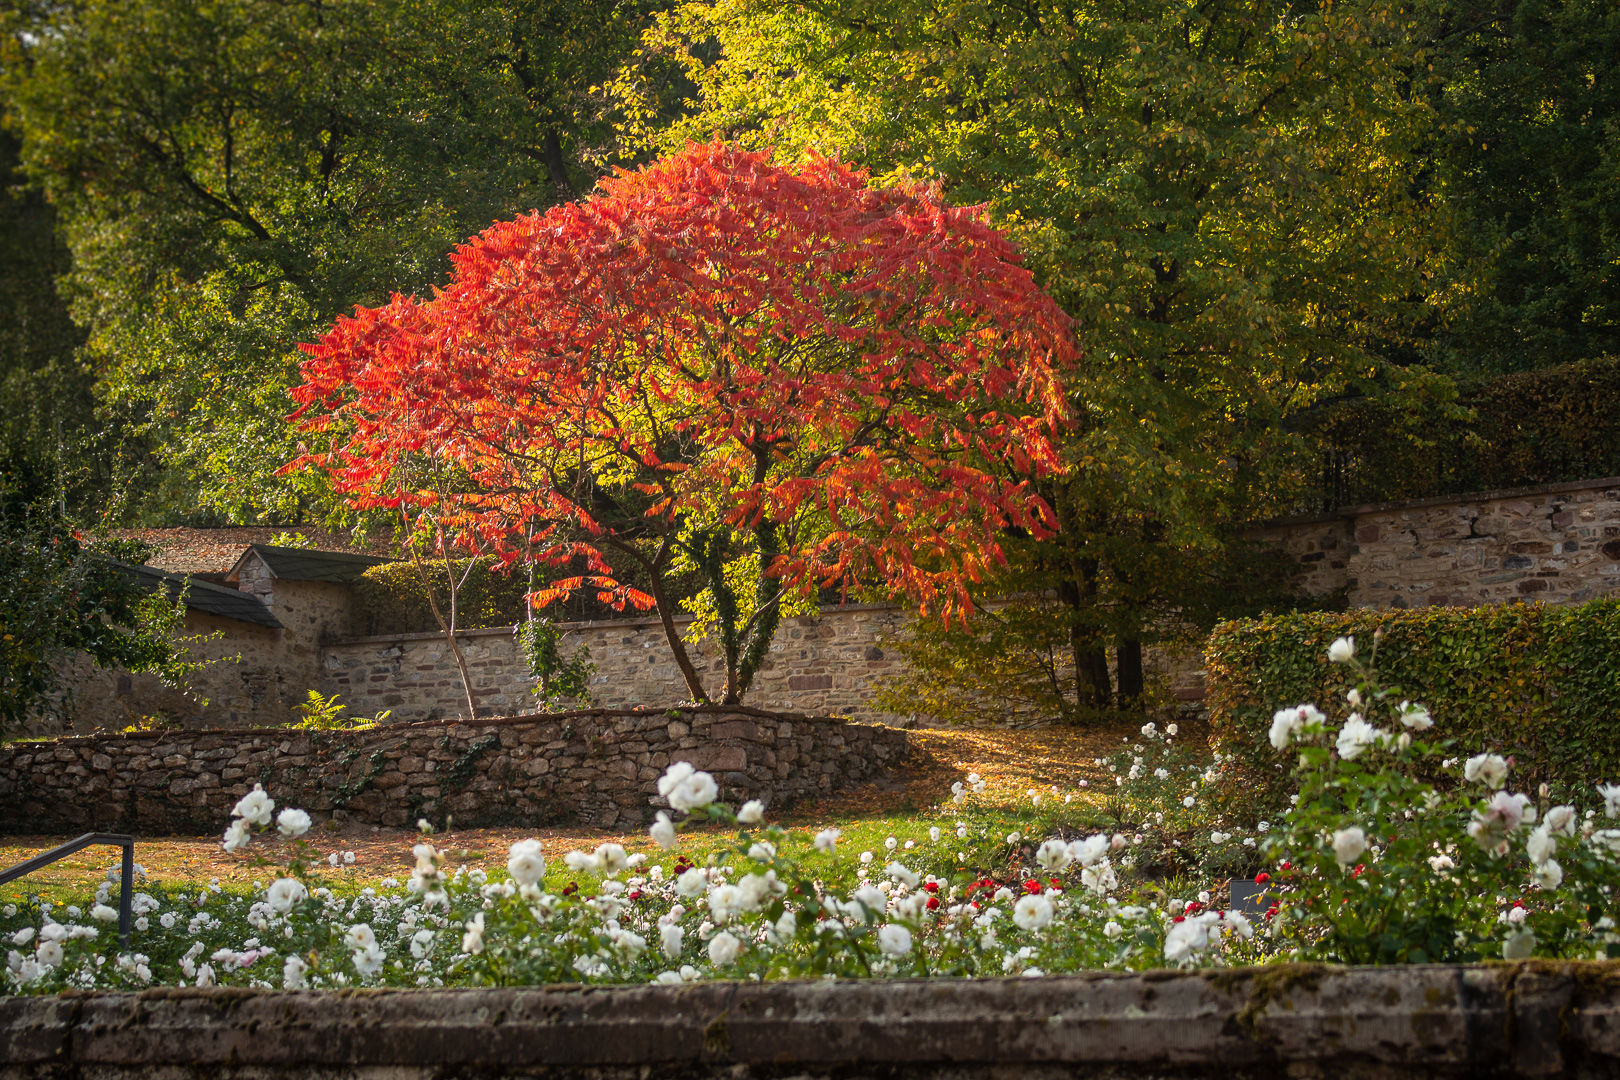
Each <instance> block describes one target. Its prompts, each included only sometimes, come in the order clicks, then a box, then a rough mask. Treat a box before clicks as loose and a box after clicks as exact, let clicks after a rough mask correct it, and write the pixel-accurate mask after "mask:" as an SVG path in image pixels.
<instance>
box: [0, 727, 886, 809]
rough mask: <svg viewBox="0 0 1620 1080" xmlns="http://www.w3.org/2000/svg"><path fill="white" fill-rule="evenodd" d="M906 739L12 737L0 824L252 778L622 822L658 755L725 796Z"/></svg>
mask: <svg viewBox="0 0 1620 1080" xmlns="http://www.w3.org/2000/svg"><path fill="white" fill-rule="evenodd" d="M907 749H908V743H907V741H906V735H905V733H904V732H903V731H899V730H896V729H894V728H889V727H882V726H879V725H871V724H851V723H846V722H845V721H842V720H837V719H832V718H829V717H817V716H800V715H789V714H776V713H768V712H764V711H762V710H758V709H748V708H737V707H732V708H725V709H722V708H718V707H706V708H692V709H679V710H675V709H672V710H669V711H668V712H662V711H660V712H654V711H643V710H634V709H617V710H615V709H593V710H586V711H582V712H576V713H563V714H558V715H553V716H528V717H512V718H506V719H501V720H492V721H485V722H479V723H476V724H461V723H454V724H441V723H423V724H398V725H391V726H386V727H381V728H375V729H371V730H367V731H285V730H283V731H273V730H262V729H261V730H235V731H218V732H174V733H166V732H142V733H134V734H128V735H112V736H81V737H76V738H67V739H58V740H54V741H48V742H14V743H7V744H4V745H0V832H7V833H77V832H81V831H84V830H88V829H97V830H115V831H121V832H134V833H137V834H146V835H153V834H175V833H208V832H216V831H219V830H221V829H223V828H224V826H225V824H226V823H227V821H228V819H229V814H230V808H231V806H232V805H233V804H234V803H235V802H236V800H237V799H238V798H240V797H241V796H242V795H243V794H244V793H246V792H247V791H250V790H252V787H253V785H254V783H256V782H257V783H262V784H263V785H264V787H265V789H266V790H267V791H269V792H270V793H271V794H272V795H273V796H274V797H275V799H276V801H277V802H278V803H281V804H283V805H291V806H299V807H302V808H304V809H305V810H308V811H309V812H310V813H311V814H312V815H314V816H315V817H316V819H317V820H323V819H326V818H329V817H336V818H338V819H340V820H352V821H359V822H364V823H369V824H374V825H393V826H405V825H410V824H413V823H415V821H416V820H417V819H418V818H421V817H426V818H428V819H429V820H431V821H433V822H434V823H435V824H438V825H441V826H442V825H443V824H444V819H445V817H446V816H449V815H453V816H454V817H455V821H456V823H457V824H458V825H461V826H469V827H470V826H480V825H545V824H551V823H556V822H565V821H566V822H578V823H582V824H587V825H596V826H601V827H618V828H627V827H635V826H638V825H641V824H643V823H645V822H647V821H649V820H651V817H652V813H653V811H654V809H655V808H656V807H658V806H660V805H664V803H663V802H662V800H661V799H659V797H658V795H657V781H658V778H659V777H660V776H662V775H663V773H664V770H665V769H666V768H667V767H668V766H669V764H670V763H671V762H672V761H689V762H691V763H692V764H693V765H696V766H697V767H698V768H701V769H706V770H708V771H710V772H712V773H714V774H715V779H716V780H717V781H719V783H720V788H721V794H722V798H723V799H725V800H726V801H729V802H731V803H732V804H733V805H737V804H738V803H739V802H740V801H741V800H743V799H746V798H757V799H762V800H764V801H765V802H767V803H771V802H786V801H791V800H793V799H798V798H801V797H804V796H809V795H821V794H825V793H828V792H831V791H834V790H837V789H838V788H840V787H841V786H843V785H845V784H847V783H850V782H852V781H858V780H864V779H867V778H869V777H873V776H876V775H880V774H882V773H883V772H884V771H885V770H887V768H888V767H889V766H890V765H892V764H894V763H895V762H897V761H899V760H900V759H901V758H902V757H904V756H905V754H906V752H907Z"/></svg>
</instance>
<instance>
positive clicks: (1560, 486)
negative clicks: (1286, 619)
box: [1243, 476, 1620, 532]
mask: <svg viewBox="0 0 1620 1080" xmlns="http://www.w3.org/2000/svg"><path fill="white" fill-rule="evenodd" d="M1612 487H1620V476H1600V477H1597V478H1595V479H1592V480H1562V481H1559V482H1558V483H1556V484H1532V485H1530V486H1528V487H1516V488H1497V489H1495V490H1492V491H1460V492H1458V493H1456V494H1454V495H1426V496H1424V497H1423V498H1421V499H1402V500H1400V501H1398V502H1379V503H1363V504H1362V505H1360V506H1341V507H1339V508H1338V509H1337V510H1330V511H1328V512H1327V513H1325V514H1300V515H1297V516H1295V517H1282V518H1271V519H1269V520H1267V521H1257V522H1255V523H1253V524H1252V525H1245V526H1244V527H1243V528H1244V531H1245V532H1261V531H1264V530H1266V529H1281V528H1287V527H1288V526H1290V525H1315V524H1319V523H1326V522H1329V521H1342V520H1344V519H1346V518H1356V517H1360V516H1361V515H1363V514H1384V513H1390V512H1391V511H1398V510H1420V509H1422V508H1424V507H1427V506H1446V505H1448V504H1451V503H1456V504H1463V503H1478V502H1492V501H1495V500H1497V499H1524V498H1529V497H1531V496H1535V495H1563V494H1566V493H1569V492H1574V491H1592V490H1595V489H1598V488H1612Z"/></svg>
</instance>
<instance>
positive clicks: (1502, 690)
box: [1205, 600, 1620, 807]
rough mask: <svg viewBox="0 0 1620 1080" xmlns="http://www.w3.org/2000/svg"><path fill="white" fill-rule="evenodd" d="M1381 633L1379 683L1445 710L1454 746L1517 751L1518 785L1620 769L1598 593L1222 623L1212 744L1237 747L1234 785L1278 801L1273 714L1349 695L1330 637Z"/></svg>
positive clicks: (1617, 721)
mask: <svg viewBox="0 0 1620 1080" xmlns="http://www.w3.org/2000/svg"><path fill="white" fill-rule="evenodd" d="M1378 630H1382V631H1383V634H1382V637H1381V639H1380V640H1379V642H1378V646H1377V663H1378V669H1379V672H1380V675H1381V680H1382V681H1383V682H1384V683H1385V685H1393V686H1396V687H1399V692H1400V694H1401V696H1403V697H1406V698H1410V699H1411V700H1413V701H1418V702H1422V703H1423V704H1424V705H1427V706H1428V707H1429V709H1430V710H1431V711H1432V712H1433V714H1434V717H1435V720H1436V722H1437V723H1439V722H1441V721H1442V719H1443V721H1444V726H1443V730H1444V731H1445V732H1446V733H1447V734H1448V735H1449V736H1451V737H1453V738H1455V739H1456V746H1455V753H1456V754H1458V755H1462V756H1469V755H1473V754H1478V753H1480V752H1482V751H1486V750H1490V751H1493V752H1495V753H1498V754H1502V755H1504V756H1508V757H1511V758H1513V759H1514V762H1515V764H1514V775H1515V776H1516V777H1518V778H1519V782H1520V783H1521V784H1523V785H1524V786H1525V788H1526V789H1533V788H1534V786H1535V785H1536V784H1538V783H1543V782H1545V783H1549V784H1552V785H1553V786H1554V788H1555V789H1560V790H1564V791H1569V790H1573V789H1582V788H1585V789H1587V790H1590V786H1591V785H1593V784H1597V783H1605V782H1608V781H1610V780H1612V779H1613V778H1614V777H1615V776H1617V775H1620V600H1599V601H1595V602H1593V603H1590V604H1585V605H1582V606H1579V607H1554V606H1550V605H1514V606H1507V607H1479V608H1430V609H1426V610H1421V611H1352V612H1346V613H1307V614H1294V615H1282V616H1273V617H1267V618H1260V619H1245V620H1240V621H1235V622H1228V623H1223V624H1221V625H1220V626H1218V627H1216V628H1215V631H1214V633H1212V634H1211V635H1210V638H1209V645H1208V648H1207V651H1206V654H1205V663H1206V668H1207V670H1208V676H1209V684H1208V685H1209V696H1208V702H1209V709H1210V723H1211V726H1212V728H1213V731H1214V735H1215V741H1216V745H1217V747H1218V749H1219V750H1220V751H1221V752H1222V753H1226V754H1231V755H1233V756H1234V758H1235V760H1234V761H1233V762H1232V765H1233V766H1234V768H1233V769H1232V770H1229V772H1230V773H1231V774H1232V775H1234V776H1235V777H1237V778H1238V779H1237V782H1236V783H1235V784H1234V785H1232V788H1231V790H1232V791H1234V792H1240V793H1242V797H1243V798H1244V799H1253V800H1255V804H1256V805H1257V806H1272V807H1274V806H1276V805H1278V804H1279V802H1280V801H1281V800H1282V798H1283V796H1284V793H1285V791H1286V788H1287V775H1286V766H1285V765H1279V763H1278V755H1277V754H1276V753H1275V752H1274V751H1273V749H1272V747H1271V746H1270V744H1269V742H1268V739H1267V733H1268V731H1269V728H1270V726H1271V718H1272V714H1273V713H1274V711H1275V710H1276V709H1277V708H1279V707H1282V706H1288V705H1296V704H1305V703H1313V704H1317V705H1319V706H1321V707H1323V708H1327V707H1329V706H1330V705H1338V704H1340V703H1342V702H1344V700H1345V694H1346V692H1347V691H1348V690H1349V689H1350V688H1351V687H1352V686H1353V685H1354V682H1353V680H1354V673H1353V672H1351V671H1350V670H1349V669H1347V668H1346V667H1345V666H1344V665H1341V664H1332V663H1329V662H1328V660H1327V649H1328V646H1329V645H1330V644H1331V643H1332V642H1333V640H1334V639H1335V638H1339V637H1346V636H1354V637H1355V640H1356V642H1357V645H1358V647H1359V648H1360V649H1362V650H1363V651H1365V650H1367V649H1368V648H1369V646H1371V645H1372V644H1373V635H1374V632H1375V631H1378Z"/></svg>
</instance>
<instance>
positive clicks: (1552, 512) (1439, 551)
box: [1249, 476, 1620, 608]
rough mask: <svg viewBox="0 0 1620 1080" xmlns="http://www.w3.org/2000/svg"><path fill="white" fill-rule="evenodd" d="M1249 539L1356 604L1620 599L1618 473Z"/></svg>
mask: <svg viewBox="0 0 1620 1080" xmlns="http://www.w3.org/2000/svg"><path fill="white" fill-rule="evenodd" d="M1249 535H1250V536H1251V537H1252V538H1254V539H1257V540H1261V541H1264V542H1267V543H1270V544H1272V545H1274V546H1275V547H1277V548H1278V549H1279V550H1280V551H1283V552H1285V553H1286V554H1287V555H1288V556H1289V557H1290V558H1292V559H1293V560H1294V561H1295V562H1296V563H1297V564H1298V566H1299V573H1298V575H1297V578H1296V581H1297V584H1298V585H1299V586H1300V587H1301V588H1302V589H1303V590H1304V591H1305V592H1307V593H1310V594H1312V595H1317V596H1320V595H1324V594H1328V593H1333V592H1339V591H1342V592H1344V593H1345V594H1346V595H1347V596H1348V599H1349V603H1350V606H1351V607H1371V608H1407V607H1426V606H1429V605H1453V606H1471V605H1475V604H1503V603H1516V602H1521V601H1535V602H1551V603H1582V602H1584V601H1587V600H1594V599H1597V598H1598V597H1602V596H1610V595H1614V594H1616V593H1620V477H1613V476H1611V477H1607V478H1604V479H1601V480H1583V481H1578V482H1572V483H1566V484H1547V485H1544V486H1542V487H1535V488H1517V489H1513V490H1510V491H1487V492H1481V493H1479V494H1476V495H1447V496H1443V497H1438V498H1432V499H1416V500H1413V501H1411V502H1403V503H1386V504H1379V505H1373V506H1358V507H1351V508H1348V509H1344V510H1340V511H1337V512H1335V513H1333V514H1327V515H1323V516H1321V517H1314V518H1298V519H1291V520H1288V521H1280V522H1273V523H1271V524H1268V525H1265V526H1262V527H1260V528H1257V529H1255V530H1254V531H1253V532H1251V533H1250V534H1249Z"/></svg>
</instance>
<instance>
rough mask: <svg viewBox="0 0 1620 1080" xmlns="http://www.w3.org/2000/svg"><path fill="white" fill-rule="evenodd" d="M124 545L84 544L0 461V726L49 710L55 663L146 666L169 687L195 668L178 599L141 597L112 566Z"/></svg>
mask: <svg viewBox="0 0 1620 1080" xmlns="http://www.w3.org/2000/svg"><path fill="white" fill-rule="evenodd" d="M119 556H124V557H130V556H134V557H136V558H139V557H140V553H139V552H138V551H135V550H133V549H131V548H130V547H129V546H128V545H118V544H113V545H110V546H108V547H105V548H102V549H94V548H92V547H90V546H87V545H86V544H85V543H84V542H83V541H82V540H81V539H80V537H79V536H78V535H77V534H76V533H75V532H74V531H73V530H72V529H70V528H69V527H68V526H67V524H66V523H65V521H64V520H63V519H62V516H61V514H60V512H59V510H58V507H57V500H56V493H55V492H54V491H53V490H52V488H51V487H50V486H49V485H48V484H47V483H45V482H44V480H43V478H42V474H41V472H40V470H39V469H37V468H35V467H32V466H31V465H30V464H29V463H26V462H20V461H18V460H17V459H16V458H5V459H0V730H3V729H5V728H10V727H15V726H17V725H20V724H22V723H23V722H24V721H26V720H27V719H29V718H30V717H31V716H40V715H50V714H52V713H54V712H56V711H58V710H59V709H60V708H61V706H63V705H64V704H66V702H67V700H68V699H69V698H70V697H71V694H72V688H71V687H68V686H66V685H65V684H64V682H63V664H64V662H65V661H67V660H69V659H70V658H71V657H72V656H73V655H74V654H76V653H83V654H85V655H88V656H89V658H90V660H91V661H92V662H93V663H95V664H96V665H97V666H99V667H120V668H123V669H125V670H127V671H148V672H152V673H154V674H156V675H157V676H158V677H159V678H160V679H162V680H163V681H164V682H165V683H167V684H169V685H179V684H180V683H182V682H183V680H184V679H185V677H186V676H187V675H188V674H189V673H190V672H191V671H193V670H194V669H195V668H196V666H197V665H196V664H195V663H193V662H190V661H188V660H186V658H185V646H186V642H185V640H183V639H181V638H179V637H177V636H176V634H175V630H176V628H177V627H178V626H179V624H180V621H181V619H182V618H183V616H184V611H185V609H184V605H183V603H182V602H180V601H178V600H175V601H171V600H170V599H169V598H168V597H167V596H164V595H163V594H162V593H161V592H159V593H155V594H152V595H146V594H144V593H142V592H141V590H140V587H139V584H138V582H137V580H136V578H135V577H134V576H133V575H131V574H129V573H126V572H124V571H123V570H121V569H120V568H119V565H118V563H117V562H116V558H117V557H119Z"/></svg>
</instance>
